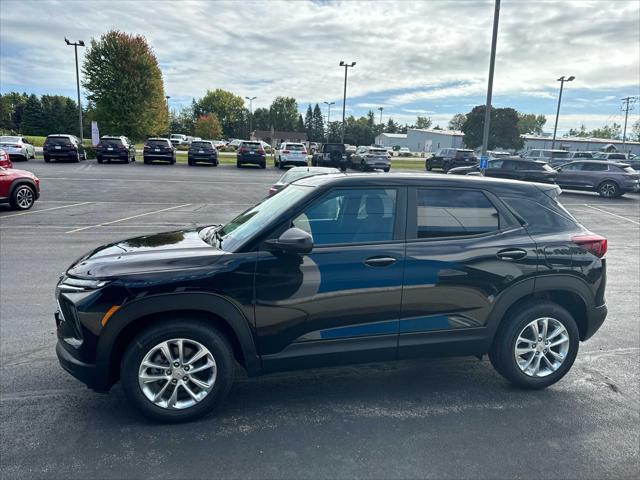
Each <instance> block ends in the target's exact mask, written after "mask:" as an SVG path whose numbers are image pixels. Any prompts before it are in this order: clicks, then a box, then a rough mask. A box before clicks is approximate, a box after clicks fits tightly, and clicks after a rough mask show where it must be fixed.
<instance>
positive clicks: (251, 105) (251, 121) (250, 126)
mask: <svg viewBox="0 0 640 480" xmlns="http://www.w3.org/2000/svg"><path fill="white" fill-rule="evenodd" d="M244 98H246V99H247V100H249V113H250V115H249V140H251V132H253V101H254V100H255V99H256V98H258V97H244Z"/></svg>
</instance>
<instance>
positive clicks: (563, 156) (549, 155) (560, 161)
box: [523, 148, 571, 168]
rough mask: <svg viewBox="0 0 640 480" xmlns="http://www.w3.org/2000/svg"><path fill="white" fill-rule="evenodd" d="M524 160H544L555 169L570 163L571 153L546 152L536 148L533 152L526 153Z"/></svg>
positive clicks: (563, 151)
mask: <svg viewBox="0 0 640 480" xmlns="http://www.w3.org/2000/svg"><path fill="white" fill-rule="evenodd" d="M523 158H526V159H527V160H542V161H543V162H547V163H549V164H550V165H551V166H552V167H554V168H555V167H557V166H560V165H564V164H565V163H569V162H570V161H571V152H567V151H566V150H545V149H539V148H534V149H533V150H528V151H527V152H525V154H524V155H523Z"/></svg>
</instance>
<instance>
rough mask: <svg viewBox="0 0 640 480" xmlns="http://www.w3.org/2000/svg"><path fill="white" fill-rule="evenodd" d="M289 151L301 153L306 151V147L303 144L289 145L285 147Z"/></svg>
mask: <svg viewBox="0 0 640 480" xmlns="http://www.w3.org/2000/svg"><path fill="white" fill-rule="evenodd" d="M284 146H285V148H286V149H287V150H291V151H294V152H301V151H302V150H304V145H302V144H301V143H287V144H285V145H284Z"/></svg>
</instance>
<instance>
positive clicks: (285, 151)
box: [282, 150, 290, 153]
mask: <svg viewBox="0 0 640 480" xmlns="http://www.w3.org/2000/svg"><path fill="white" fill-rule="evenodd" d="M282 153H290V152H289V150H283V151H282Z"/></svg>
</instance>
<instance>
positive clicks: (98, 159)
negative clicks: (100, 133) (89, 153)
mask: <svg viewBox="0 0 640 480" xmlns="http://www.w3.org/2000/svg"><path fill="white" fill-rule="evenodd" d="M96 160H97V161H98V163H102V162H104V160H103V159H102V157H97V158H96Z"/></svg>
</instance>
